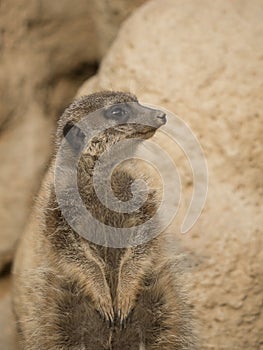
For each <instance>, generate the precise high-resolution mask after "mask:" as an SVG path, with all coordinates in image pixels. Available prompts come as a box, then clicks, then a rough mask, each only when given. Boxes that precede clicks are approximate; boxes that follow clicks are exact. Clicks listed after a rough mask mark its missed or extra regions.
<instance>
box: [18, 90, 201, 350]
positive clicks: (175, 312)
mask: <svg viewBox="0 0 263 350" xmlns="http://www.w3.org/2000/svg"><path fill="white" fill-rule="evenodd" d="M126 102H135V103H136V102H137V98H136V97H135V96H133V95H131V94H129V93H122V92H107V91H106V92H101V93H96V94H93V95H90V96H86V97H83V98H81V99H80V100H77V101H75V102H74V103H73V104H72V105H71V106H70V107H69V108H68V109H67V110H66V111H65V112H64V114H63V115H62V117H61V118H60V120H59V125H58V130H57V135H56V140H57V143H56V147H55V152H54V161H55V155H56V152H57V150H58V148H59V146H60V144H61V140H62V137H63V133H64V134H67V132H68V129H70V127H71V126H72V125H73V124H74V123H76V122H78V121H79V120H81V118H82V117H83V116H85V115H87V114H89V113H91V112H94V111H96V110H99V109H101V108H103V107H109V106H112V105H115V104H120V103H121V104H123V103H126ZM157 112H158V111H157ZM145 113H148V112H147V111H146V110H145ZM149 113H150V112H149ZM157 114H158V113H157ZM157 114H156V113H155V116H154V117H156V115H157ZM131 116H132V112H131ZM157 117H158V115H157ZM162 118H163V117H162ZM70 122H71V123H73V124H68V123H70ZM66 126H67V127H66ZM159 126H161V124H158V126H157V127H156V128H158V127H159ZM125 128H126V129H125ZM154 131H155V130H154V129H153V128H150V127H148V129H147V127H144V129H138V126H136V125H134V126H131V125H130V126H129V127H128V126H122V127H120V128H115V129H114V128H113V129H111V130H107V131H106V132H104V133H102V134H101V135H100V137H98V138H97V139H96V140H92V141H91V142H90V143H89V144H88V146H87V148H86V149H85V151H84V152H83V154H82V156H81V158H80V161H79V164H78V186H79V192H80V195H81V198H82V200H83V202H84V204H85V206H86V208H87V209H88V210H89V211H90V212H91V213H92V215H93V216H95V217H96V218H97V219H98V220H100V221H102V222H104V223H105V224H107V225H110V226H114V227H133V226H134V224H136V225H138V224H141V223H144V222H145V221H147V220H148V219H149V218H151V217H152V216H153V215H154V214H155V213H156V209H157V206H158V199H157V198H158V196H157V193H156V191H155V189H154V188H152V189H150V191H149V194H148V197H147V200H146V202H145V203H144V205H143V206H142V207H141V208H140V209H138V210H136V211H135V212H133V213H130V214H127V213H116V212H112V211H111V210H109V209H108V208H106V207H105V206H103V205H102V204H101V203H100V201H99V199H98V198H97V196H96V193H95V191H94V189H93V186H92V172H93V169H94V165H95V163H96V160H97V159H98V158H99V156H100V155H101V154H102V153H103V152H104V151H105V149H107V148H109V147H111V146H112V145H113V144H115V143H117V142H118V141H119V140H121V139H123V138H132V137H134V135H138V133H139V134H140V135H141V137H142V138H149V137H150V136H151V135H153V134H154ZM54 161H53V162H52V164H51V166H50V169H49V171H48V173H47V175H46V177H45V179H44V183H43V186H42V189H41V191H40V194H39V196H38V200H37V203H36V207H35V210H34V212H33V213H32V218H31V222H30V224H29V226H28V227H27V229H26V231H25V233H24V235H23V237H22V238H21V241H20V244H19V247H18V251H17V254H16V259H15V264H14V270H13V273H14V292H13V305H14V312H15V315H16V319H17V328H18V334H19V338H20V343H21V348H22V349H25V350H39V349H41V350H86V349H89V350H101V349H109V350H110V349H112V350H121V349H122V350H123V349H124V350H129V349H130V350H133V349H134V350H135V349H136V350H138V349H146V350H157V349H158V350H170V349H181V350H186V349H196V346H195V338H194V336H193V332H192V321H191V318H192V317H191V314H190V312H189V308H188V306H187V302H186V301H185V293H184V291H183V288H182V287H181V285H182V284H183V273H182V271H181V267H180V262H179V259H178V258H177V256H176V255H175V254H174V253H173V249H171V245H173V244H175V243H174V242H172V241H171V240H169V238H168V237H167V236H166V235H165V234H163V233H162V234H160V235H158V236H157V237H155V238H153V239H151V240H150V241H148V242H146V243H143V244H140V245H138V246H134V247H132V246H130V247H127V248H110V247H105V246H100V245H96V244H94V243H91V242H89V241H87V240H85V239H84V238H82V237H81V236H79V235H78V234H77V233H76V232H75V231H74V230H73V229H72V228H71V227H70V226H69V224H68V223H67V221H66V220H65V218H64V217H63V215H62V213H61V210H60V208H59V206H58V203H57V199H56V195H55V190H54V181H53V175H54ZM137 172H138V170H136V169H135V168H134V169H133V170H130V171H129V170H127V168H125V167H121V166H120V167H118V169H117V170H116V171H114V173H113V176H112V188H113V191H114V193H115V195H116V197H118V198H119V199H121V200H123V201H125V200H128V199H130V198H131V196H132V195H131V189H130V186H131V183H132V182H133V181H134V179H135V178H138V177H139V176H141V175H142V174H138V173H137ZM76 210H77V208H76ZM157 220H158V219H157ZM155 225H156V226H158V222H157V221H156V222H155ZM100 234H101V235H103V232H101V233H100ZM136 235H146V236H147V232H144V231H140V230H139V229H138V230H137V231H136ZM106 240H107V237H105V243H106Z"/></svg>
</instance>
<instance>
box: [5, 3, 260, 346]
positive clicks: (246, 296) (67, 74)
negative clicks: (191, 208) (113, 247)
mask: <svg viewBox="0 0 263 350" xmlns="http://www.w3.org/2000/svg"><path fill="white" fill-rule="evenodd" d="M142 2H143V1H138V2H137V3H136V2H129V1H117V0H116V1H113V2H110V4H111V5H109V4H108V2H107V1H97V2H96V4H95V1H94V2H92V1H90V2H84V1H79V2H78V6H74V9H72V8H71V2H69V1H62V3H63V6H62V5H61V6H56V5H54V4H53V2H51V1H46V2H41V1H37V2H33V1H32V2H31V1H29V2H26V3H25V4H24V6H22V3H21V2H19V5H18V4H17V6H15V5H13V6H12V7H11V6H10V5H9V4H8V2H5V1H2V2H1V3H0V10H1V13H0V16H2V21H1V23H2V27H3V28H2V30H1V31H0V33H1V44H0V53H1V58H0V74H1V77H3V78H1V80H0V91H1V96H2V99H1V114H0V123H1V124H0V159H1V164H5V166H4V167H1V172H0V176H1V183H2V184H3V186H1V190H0V201H1V203H0V205H1V211H0V220H1V221H0V222H1V232H0V234H1V236H0V239H1V246H0V266H2V267H4V265H5V264H6V263H7V262H8V261H10V259H11V258H12V253H13V250H14V242H15V241H16V239H17V237H18V236H19V234H20V233H21V232H22V230H23V227H24V225H25V223H26V220H27V217H28V214H29V212H30V208H31V204H32V202H33V197H34V194H35V193H36V191H37V188H38V186H39V183H40V181H41V177H42V174H43V172H44V169H45V166H46V164H47V161H48V158H49V155H50V140H51V137H50V136H49V135H50V133H51V131H52V130H53V128H54V124H55V123H54V121H55V119H56V115H58V113H59V112H60V111H61V110H62V109H63V108H64V106H65V105H66V104H67V103H68V102H69V101H70V99H71V98H72V96H73V95H74V94H75V92H76V90H77V88H78V87H79V86H80V84H81V82H82V81H84V80H85V79H86V78H87V77H88V76H90V75H92V74H93V73H95V70H96V64H97V63H98V62H100V61H101V59H102V58H103V59H102V62H101V64H100V67H99V71H98V72H97V74H96V76H95V77H93V78H91V79H90V80H88V81H87V82H86V83H85V84H84V85H83V86H82V87H81V88H80V90H79V91H78V95H81V94H84V93H90V92H92V91H97V90H100V89H105V88H106V89H121V90H123V89H124V90H130V91H132V92H134V93H136V94H137V96H138V97H139V98H140V100H142V101H144V102H148V103H152V104H155V105H160V106H162V107H164V108H167V109H169V110H170V111H172V112H173V113H176V114H178V115H180V116H181V117H182V118H183V119H184V120H185V121H186V122H187V123H188V124H189V126H190V127H191V129H192V130H193V131H194V133H195V134H196V135H197V136H198V138H199V140H200V142H201V144H202V147H203V149H204V151H205V155H206V158H207V161H208V167H209V193H208V198H207V204H206V207H205V210H204V212H203V214H202V216H201V217H200V219H199V221H198V223H197V224H196V225H195V227H194V228H193V229H192V230H191V232H189V233H188V234H187V235H185V236H180V235H178V237H179V238H180V239H181V241H182V247H183V249H184V251H185V252H186V253H187V255H188V258H189V266H190V269H188V272H187V278H188V279H190V282H191V289H190V293H191V302H192V305H193V309H194V311H195V314H196V317H197V318H198V321H199V332H200V338H201V341H202V345H201V349H219V350H221V349H222V350H223V349H229V350H232V349H233V350H237V349H249V350H250V349H251V350H252V349H253V350H254V349H256V350H257V349H263V336H262V335H263V319H262V305H263V295H262V291H263V277H262V276H263V274H262V263H263V249H262V248H263V247H262V233H263V229H262V227H263V218H262V209H263V208H262V207H263V206H262V195H263V176H262V175H263V171H262V170H263V169H262V168H263V153H262V143H263V140H262V135H263V115H262V110H263V102H262V93H263V85H262V82H263V43H262V37H263V21H262V18H263V2H262V1H261V0H252V1H249V2H248V1H243V0H232V1H228V0H216V1H210V0H184V1H182V0H181V1H180V0H162V1H161V0H155V1H150V2H147V3H146V4H145V5H143V6H142V7H141V8H139V9H138V10H136V11H135V12H134V14H133V15H132V16H131V17H130V18H129V19H128V20H127V21H126V22H125V23H124V25H122V27H121V29H120V31H119V32H118V35H117V38H116V40H115V41H114V43H113V45H111V46H110V43H111V41H112V39H113V38H114V36H115V35H116V32H117V30H118V27H119V25H120V23H121V21H122V20H123V19H124V18H125V17H126V16H127V15H128V14H129V13H130V11H131V9H132V7H135V6H136V5H139V4H140V3H142ZM88 3H89V4H88ZM20 4H21V5H20ZM36 4H38V5H36ZM131 4H132V5H131ZM14 19H15V20H14ZM109 46H110V49H109V50H108V51H107V48H108V47H109ZM106 51H107V53H106ZM105 53H106V54H105ZM104 55H105V56H104ZM156 141H157V142H159V143H160V144H161V146H162V147H163V148H164V149H166V150H167V151H168V152H169V154H170V155H171V156H172V157H173V158H174V160H175V162H176V164H177V166H178V168H179V171H180V175H181V179H182V183H183V201H182V206H181V210H180V212H179V215H178V217H177V220H175V221H174V222H173V223H172V225H171V226H170V227H169V230H172V231H174V232H175V234H176V232H178V227H179V225H180V222H181V219H182V217H183V216H184V214H185V210H186V208H187V206H188V204H189V199H190V195H191V190H192V185H193V184H192V177H191V172H190V169H189V165H188V164H187V162H186V160H185V157H184V155H183V154H182V152H180V151H179V150H178V148H176V146H175V145H173V144H171V143H169V142H167V141H166V139H165V138H164V137H163V135H162V134H161V133H159V135H157V136H156ZM160 161H161V160H160ZM164 171H167V172H169V169H164ZM1 290H2V291H1ZM8 290H9V277H8V275H7V276H5V277H3V278H1V281H0V298H1V299H0V308H1V309H0V314H1V315H3V318H2V319H0V331H1V333H0V348H3V349H12V345H11V342H12V339H13V338H12V327H11V326H10V325H12V323H10V321H9V316H8V315H10V309H9V307H8V303H9V300H10V296H9V291H8ZM8 332H10V333H11V336H10V337H7V336H6V335H7V334H8ZM1 339H4V340H1ZM1 341H2V343H1ZM1 344H3V345H1Z"/></svg>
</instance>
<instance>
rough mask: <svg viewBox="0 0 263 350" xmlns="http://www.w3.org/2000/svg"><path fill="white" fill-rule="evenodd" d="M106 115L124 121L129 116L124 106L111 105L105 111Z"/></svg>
mask: <svg viewBox="0 0 263 350" xmlns="http://www.w3.org/2000/svg"><path fill="white" fill-rule="evenodd" d="M106 117H107V118H112V119H116V120H120V121H126V120H127V119H128V118H129V115H128V110H127V108H125V106H113V107H111V108H110V109H108V110H107V111H106Z"/></svg>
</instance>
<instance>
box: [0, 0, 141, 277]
mask: <svg viewBox="0 0 263 350" xmlns="http://www.w3.org/2000/svg"><path fill="white" fill-rule="evenodd" d="M142 2H143V0H136V1H133V2H132V3H129V4H128V6H126V5H127V2H126V1H124V0H115V1H111V2H108V1H106V0H99V1H97V0H96V1H95V0H90V1H84V0H79V1H77V3H75V4H74V5H72V2H71V1H68V0H62V1H61V2H59V4H58V3H56V2H54V1H50V0H47V1H40V0H38V1H33V0H29V1H25V0H22V1H15V2H12V4H11V3H10V2H8V1H5V0H4V1H1V4H0V8H1V12H0V22H1V24H0V78H1V79H0V94H1V106H0V164H1V173H0V182H1V186H0V207H1V210H0V222H1V236H0V243H1V244H0V271H1V270H2V269H3V267H4V265H6V264H7V263H8V262H10V260H11V259H12V256H13V252H14V244H15V242H16V240H17V238H18V237H19V235H20V233H21V232H22V231H23V228H24V226H25V224H26V221H27V218H28V216H29V214H30V210H31V206H32V203H33V200H34V196H35V194H36V192H37V190H38V188H39V184H40V182H41V179H42V176H43V173H44V171H45V168H46V165H47V163H48V160H49V157H50V147H51V144H52V137H51V134H52V132H53V130H54V126H55V120H56V117H57V116H58V115H59V114H60V113H61V112H62V110H64V109H65V107H66V105H67V104H69V103H70V102H71V99H72V97H73V96H74V95H75V92H76V90H77V88H78V87H79V86H80V84H81V83H82V82H83V81H84V80H85V79H87V78H88V77H90V76H91V75H92V74H94V73H95V71H96V69H97V64H98V62H99V61H100V59H101V57H102V55H103V53H104V51H105V50H106V48H107V47H108V46H109V44H110V43H111V41H112V40H113V38H114V37H115V35H116V32H117V29H118V27H119V25H120V23H121V21H122V20H123V19H124V18H126V17H127V16H128V14H129V13H130V12H131V11H132V10H133V9H134V8H135V7H136V6H138V5H140V4H141V3H142Z"/></svg>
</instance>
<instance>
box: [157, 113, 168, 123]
mask: <svg viewBox="0 0 263 350" xmlns="http://www.w3.org/2000/svg"><path fill="white" fill-rule="evenodd" d="M157 118H158V119H160V120H161V121H162V123H163V124H165V123H166V114H165V113H162V112H161V113H160V114H158V115H157Z"/></svg>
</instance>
